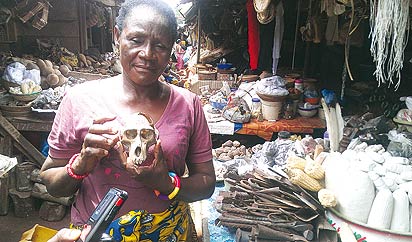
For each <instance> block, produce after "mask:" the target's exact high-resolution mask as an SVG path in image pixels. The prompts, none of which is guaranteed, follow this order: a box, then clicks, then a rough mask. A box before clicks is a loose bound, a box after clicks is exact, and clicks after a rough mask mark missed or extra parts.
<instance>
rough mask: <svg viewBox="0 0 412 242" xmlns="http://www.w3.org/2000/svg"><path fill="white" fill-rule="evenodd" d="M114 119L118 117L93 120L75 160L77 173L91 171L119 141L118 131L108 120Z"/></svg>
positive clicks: (74, 165)
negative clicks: (108, 123)
mask: <svg viewBox="0 0 412 242" xmlns="http://www.w3.org/2000/svg"><path fill="white" fill-rule="evenodd" d="M114 119H116V117H103V118H98V119H95V120H93V124H92V125H91V126H90V128H89V131H88V133H87V134H86V136H85V138H84V141H83V146H82V150H81V152H80V155H79V156H78V157H77V159H76V160H75V161H74V162H73V165H72V169H73V172H74V173H75V174H77V175H83V174H86V173H90V172H91V171H92V170H93V169H94V167H96V165H97V163H98V162H99V161H100V160H101V159H102V158H103V157H105V156H107V155H108V154H109V150H110V149H112V148H113V147H114V145H115V144H116V143H117V141H119V135H118V131H117V130H116V129H115V128H113V127H111V126H110V125H107V122H110V121H113V120H114Z"/></svg>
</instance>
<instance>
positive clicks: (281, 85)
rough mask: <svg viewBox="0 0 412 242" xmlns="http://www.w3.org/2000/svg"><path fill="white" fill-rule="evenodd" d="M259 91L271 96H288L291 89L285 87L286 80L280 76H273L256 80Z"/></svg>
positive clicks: (257, 90) (256, 88) (256, 87)
mask: <svg viewBox="0 0 412 242" xmlns="http://www.w3.org/2000/svg"><path fill="white" fill-rule="evenodd" d="M255 90H256V92H257V93H261V94H266V95H271V96H286V95H288V94H289V91H288V90H286V88H285V80H283V79H282V78H281V77H280V76H271V77H267V78H264V79H262V80H260V81H257V82H256V86H255Z"/></svg>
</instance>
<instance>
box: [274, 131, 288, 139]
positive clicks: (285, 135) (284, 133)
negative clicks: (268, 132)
mask: <svg viewBox="0 0 412 242" xmlns="http://www.w3.org/2000/svg"><path fill="white" fill-rule="evenodd" d="M290 136H291V135H290V132H289V131H280V132H279V133H278V138H277V139H278V140H288V139H290Z"/></svg>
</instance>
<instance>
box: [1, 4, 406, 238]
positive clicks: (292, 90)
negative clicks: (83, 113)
mask: <svg viewBox="0 0 412 242" xmlns="http://www.w3.org/2000/svg"><path fill="white" fill-rule="evenodd" d="M184 2H189V3H191V4H192V5H191V7H190V8H189V9H188V11H186V12H185V13H182V16H183V18H184V20H185V22H184V24H181V27H179V30H178V32H179V41H177V43H176V46H175V48H174V53H172V57H171V60H170V63H169V65H168V67H167V68H166V70H165V71H164V74H163V75H162V77H161V78H162V80H163V81H166V82H169V83H170V84H172V85H178V86H181V87H183V88H187V89H190V90H191V91H192V92H194V93H196V94H197V95H198V96H199V97H200V99H201V100H202V102H203V108H204V113H205V116H206V119H207V121H208V125H209V130H210V132H211V133H212V135H226V136H225V138H227V139H228V140H227V141H225V142H222V145H221V146H220V144H219V145H217V144H214V146H220V147H216V148H215V149H214V150H213V153H214V164H215V171H216V175H217V177H216V178H217V181H218V183H217V185H216V191H215V193H214V194H213V196H212V198H211V199H208V200H205V201H202V202H198V203H196V204H193V206H192V209H193V210H194V211H193V217H194V220H195V223H196V230H197V231H198V234H199V237H203V240H204V241H208V240H209V241H249V240H252V241H261V240H265V241H276V240H277V241H320V242H323V241H338V236H340V237H341V239H347V241H354V240H356V241H359V242H362V241H378V242H381V241H382V242H383V241H390V240H391V241H410V240H412V233H411V232H412V231H411V224H412V222H411V218H412V215H411V207H412V206H410V205H411V203H412V198H411V194H412V190H411V188H410V187H411V182H412V177H411V172H412V170H411V163H410V159H411V157H412V152H411V150H412V148H411V143H412V141H411V140H412V138H411V135H410V131H411V130H412V128H411V127H412V111H411V110H412V104H411V103H412V101H411V100H412V99H411V97H410V96H409V95H410V93H409V92H410V90H411V89H410V88H408V87H409V86H410V83H411V82H408V81H409V80H410V78H409V77H408V75H402V78H401V77H400V76H401V70H402V66H403V65H404V67H405V70H404V71H405V72H406V74H410V73H409V71H410V70H411V69H412V68H410V63H409V62H408V61H407V60H406V58H410V56H406V55H405V57H404V56H403V55H404V54H403V52H402V51H403V50H407V51H409V52H410V49H408V47H407V46H406V43H407V41H406V39H405V38H404V37H407V36H406V35H407V34H405V29H406V26H407V21H406V19H407V18H406V17H405V16H407V15H408V14H409V13H408V10H409V8H408V7H406V8H401V6H402V7H405V6H406V5H405V6H403V5H402V4H406V1H404V2H405V3H403V2H402V3H401V1H389V0H387V1H381V2H384V3H385V4H386V5H380V4H378V3H377V2H376V1H370V2H371V3H372V5H368V4H366V3H365V1H313V0H311V1H300V0H298V1H252V0H248V1H237V0H231V1H211V0H210V1H207V0H204V1H182V4H183V3H184ZM25 3H26V4H25ZM66 3H67V5H65V8H67V9H69V10H70V11H66V9H64V8H60V7H59V6H57V5H53V4H54V3H53V1H51V0H50V1H46V0H41V1H34V0H33V1H22V3H21V4H20V5H18V6H11V5H12V4H11V3H10V6H9V5H7V6H6V7H7V9H8V10H9V11H6V10H4V9H3V10H2V11H0V30H4V31H3V32H2V31H0V48H1V50H2V53H1V55H0V64H1V65H0V71H1V77H2V81H1V84H2V86H3V87H2V88H1V89H0V90H1V94H0V95H1V96H0V111H1V114H0V153H1V154H4V155H6V156H9V157H12V156H16V155H17V156H18V157H19V160H18V164H15V163H10V164H9V167H6V168H9V169H8V171H10V172H14V170H12V169H11V166H16V167H17V165H19V166H18V167H19V169H21V168H23V169H21V170H20V171H22V170H24V172H30V173H31V174H33V175H32V176H30V175H29V176H27V174H26V173H24V172H21V173H19V174H20V175H18V176H19V177H23V175H26V177H29V178H30V181H26V183H29V184H31V185H33V184H35V185H34V186H33V187H32V186H29V188H26V187H24V188H18V189H15V190H13V191H12V195H11V197H12V198H13V202H15V203H16V204H18V201H20V202H21V203H19V204H23V205H27V207H28V209H27V211H29V210H30V209H34V207H33V204H32V203H31V202H30V194H29V193H30V192H33V191H34V194H36V195H35V196H37V197H38V198H41V199H43V200H45V201H47V203H46V202H45V203H44V204H45V205H44V207H43V209H42V211H43V215H42V217H43V218H44V219H45V220H49V221H50V220H54V219H55V220H58V219H61V218H62V216H64V214H62V211H64V207H63V208H62V206H69V205H70V204H71V202H72V197H68V198H63V199H57V200H56V199H55V198H53V197H50V196H48V194H47V191H45V189H44V187H41V185H40V182H39V180H36V179H38V177H36V172H38V168H39V167H40V166H41V164H42V163H43V161H44V159H45V156H44V153H42V152H41V148H42V147H36V146H35V145H34V144H33V143H34V142H33V140H30V137H26V136H25V135H24V134H25V133H26V132H30V133H35V135H34V136H37V137H36V138H39V137H40V135H38V134H39V133H46V134H47V133H48V132H49V131H50V130H51V125H52V122H53V118H54V114H55V112H56V109H57V108H58V106H59V103H60V101H61V98H62V96H63V95H64V93H65V91H66V90H68V88H71V87H72V86H74V85H77V84H79V83H82V82H86V81H91V80H96V79H101V78H107V77H110V76H114V75H117V74H119V73H120V72H121V68H119V62H118V59H117V58H118V56H117V55H118V53H117V50H116V48H113V46H112V45H111V40H112V38H111V37H112V36H111V34H112V33H111V29H112V27H113V25H114V22H113V21H114V17H115V14H116V6H118V1H108V0H105V1H97V0H96V1H91V0H90V1H86V0H84V1H83V0H78V1H66ZM51 6H53V7H52V8H51ZM385 7H387V8H388V9H390V10H391V12H390V14H391V16H392V17H393V18H392V19H393V20H397V21H398V22H383V21H384V20H385V21H389V20H387V19H384V18H379V19H378V18H377V19H378V20H379V21H378V20H375V21H371V23H370V24H371V26H370V28H371V36H372V45H371V46H366V45H365V43H364V40H363V38H362V36H363V35H362V33H366V32H365V29H364V28H365V26H364V25H365V23H366V22H367V20H368V17H370V16H382V15H384V12H382V11H384V10H385ZM10 9H12V10H13V11H16V13H17V15H16V16H17V17H11V14H9V13H11V11H12V10H10ZM31 9H34V10H37V12H36V13H34V15H35V16H31V17H30V14H29V12H30V10H31ZM396 9H398V10H399V9H402V11H401V12H396V11H397V10H396ZM399 11H400V10H399ZM275 13H276V14H275ZM296 13H297V14H296ZM295 15H296V16H295ZM9 16H10V17H9ZM291 16H292V17H293V18H292V17H291ZM1 17H3V18H1ZM179 17H181V16H179ZM365 19H366V21H365ZM372 20H374V18H372ZM67 23H70V24H67ZM397 24H398V25H399V26H400V27H402V28H401V29H400V32H399V33H398V32H396V31H395V29H397V28H394V26H397ZM66 26H70V28H66ZM385 26H392V28H391V29H390V30H391V31H386V30H387V29H385ZM33 28H34V29H33ZM16 30H18V31H16ZM258 30H261V31H260V32H259V31H258ZM291 30H293V31H291ZM3 33H4V34H5V35H4V36H3V35H1V34H3ZM16 33H19V34H20V35H21V36H19V37H21V38H17V34H16ZM398 35H400V36H402V38H399V39H396V38H395V39H396V41H395V39H394V36H398ZM389 39H393V41H388V40H389ZM383 40H385V41H388V42H385V43H384V42H383ZM11 43H13V44H11ZM27 43H29V44H27ZM282 43H283V44H282ZM383 45H384V46H383ZM16 46H17V47H16ZM27 46H29V48H27ZM365 46H366V48H365ZM3 47H4V49H3ZM369 47H371V51H370V52H372V57H373V60H365V58H362V57H364V56H362V55H363V53H364V52H363V51H365V49H366V50H367V51H368V55H367V56H368V57H369V56H371V55H370V53H369ZM357 48H359V49H357ZM354 49H355V50H359V52H357V51H353V50H354ZM401 49H402V51H401ZM3 50H4V52H3ZM316 50H318V53H314V52H315V51H316ZM350 50H352V51H350ZM325 53H326V54H325ZM388 53H391V54H390V55H388V56H389V60H388V59H386V58H385V56H387V55H386V54H388ZM328 54H329V55H328ZM321 55H322V56H321ZM281 57H282V58H281ZM317 57H319V58H318V59H319V60H322V61H319V60H317ZM355 57H357V58H359V59H360V60H355V61H354V58H355ZM173 58H175V59H173ZM403 58H405V62H404V61H403ZM360 62H364V63H363V65H359V66H357V65H352V63H355V64H358V63H360ZM374 64H376V65H377V68H375V67H374ZM371 66H372V68H371ZM358 67H359V68H358ZM362 68H364V69H362ZM368 68H369V69H368ZM366 69H367V70H369V72H367V71H365V70H366ZM370 69H371V70H370ZM332 72H333V73H332ZM331 73H332V74H331ZM373 73H375V75H376V78H374V76H373ZM368 74H369V75H368ZM402 74H404V73H403V72H402ZM409 76H410V75H409ZM352 79H353V80H352ZM375 79H376V80H375ZM401 80H402V82H401ZM404 80H405V81H404ZM393 88H394V89H396V90H397V91H394V90H392V89H393ZM400 96H403V98H402V99H399V97H400ZM406 96H408V97H406ZM285 131H286V132H285ZM325 131H327V132H325ZM236 134H240V135H245V136H246V137H249V138H250V136H257V137H259V138H262V139H263V140H264V142H262V143H255V144H253V145H251V144H250V143H252V142H249V143H248V144H241V143H240V142H239V141H236V140H233V139H232V137H231V136H232V135H236ZM31 137H33V136H31ZM245 139H248V138H245ZM37 141H38V140H37ZM253 142H254V141H253ZM247 145H250V146H247ZM26 161H28V162H30V163H31V164H30V165H29V166H27V163H24V162H26ZM33 164H34V165H33ZM24 165H26V166H24ZM3 168H4V167H3ZM29 169H30V170H29ZM20 171H19V172H20ZM0 175H1V174H0ZM0 177H1V176H0ZM26 180H27V179H26ZM3 184H4V183H3ZM12 185H13V184H12ZM0 190H1V189H0ZM4 191H5V190H4V189H3V190H1V192H2V194H0V195H2V196H3V197H4V194H5V193H4ZM27 194H29V195H27ZM6 197H8V196H7V195H6ZM2 201H3V204H0V205H3V206H1V207H0V208H3V210H2V211H1V212H2V213H3V214H4V213H7V211H5V208H4V200H2ZM60 205H62V206H60ZM53 206H59V207H58V209H56V212H55V213H54V214H48V213H47V212H46V211H47V210H48V209H49V208H51V207H53ZM16 207H17V206H16ZM7 208H8V206H7ZM17 208H18V207H17ZM50 210H51V209H50ZM21 211H24V209H20V213H19V211H17V215H19V216H22V217H24V216H27V213H24V212H21ZM382 238H384V239H383V240H382ZM345 242H346V241H345Z"/></svg>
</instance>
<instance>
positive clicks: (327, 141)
mask: <svg viewBox="0 0 412 242" xmlns="http://www.w3.org/2000/svg"><path fill="white" fill-rule="evenodd" d="M323 149H324V150H325V151H329V150H330V139H329V133H328V131H327V130H326V131H325V133H323Z"/></svg>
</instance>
